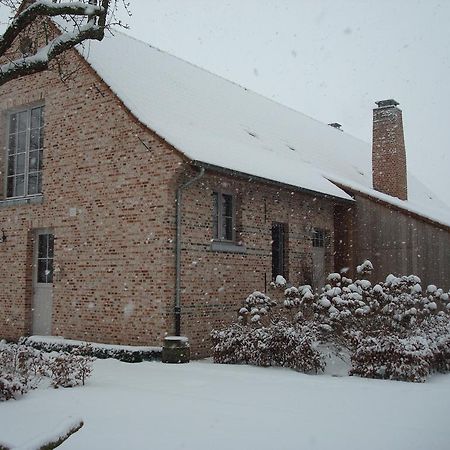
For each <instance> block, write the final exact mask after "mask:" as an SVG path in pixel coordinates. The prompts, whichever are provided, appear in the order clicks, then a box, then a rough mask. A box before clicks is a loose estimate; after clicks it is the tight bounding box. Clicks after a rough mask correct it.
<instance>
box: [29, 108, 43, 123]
mask: <svg viewBox="0 0 450 450" xmlns="http://www.w3.org/2000/svg"><path fill="white" fill-rule="evenodd" d="M41 111H42V108H34V109H32V110H31V128H39V127H40V126H41Z"/></svg>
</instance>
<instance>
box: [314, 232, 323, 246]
mask: <svg viewBox="0 0 450 450" xmlns="http://www.w3.org/2000/svg"><path fill="white" fill-rule="evenodd" d="M312 244H313V247H325V230H322V229H320V228H314V231H313V238H312Z"/></svg>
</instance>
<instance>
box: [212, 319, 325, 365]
mask: <svg viewBox="0 0 450 450" xmlns="http://www.w3.org/2000/svg"><path fill="white" fill-rule="evenodd" d="M211 336H212V340H213V343H214V362H216V363H225V364H236V363H245V364H253V365H257V366H263V367H267V366H281V367H289V368H292V369H295V370H298V371H300V372H319V371H321V370H323V367H324V362H323V357H322V355H321V354H320V352H319V351H318V350H317V349H316V343H317V331H316V330H315V329H314V327H312V326H306V325H299V324H294V325H293V324H291V323H289V322H287V321H284V320H278V321H274V322H272V323H271V324H270V325H269V326H266V327H259V328H255V327H252V326H249V325H241V324H232V325H231V326H230V327H228V328H226V329H225V330H221V331H213V332H212V334H211Z"/></svg>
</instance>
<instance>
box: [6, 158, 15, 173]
mask: <svg viewBox="0 0 450 450" xmlns="http://www.w3.org/2000/svg"><path fill="white" fill-rule="evenodd" d="M15 160H16V158H15V157H14V156H9V157H8V175H9V176H11V175H14V169H15V167H16V161H15Z"/></svg>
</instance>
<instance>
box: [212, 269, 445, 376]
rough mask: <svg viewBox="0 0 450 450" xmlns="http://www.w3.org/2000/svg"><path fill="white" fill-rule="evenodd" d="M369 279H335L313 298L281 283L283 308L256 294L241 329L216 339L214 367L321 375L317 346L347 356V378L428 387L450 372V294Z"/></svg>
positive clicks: (407, 280) (414, 283)
mask: <svg viewBox="0 0 450 450" xmlns="http://www.w3.org/2000/svg"><path fill="white" fill-rule="evenodd" d="M372 271H373V265H372V263H371V262H370V261H364V262H363V263H362V264H361V265H359V266H358V267H357V270H356V272H357V279H356V280H352V279H350V278H347V277H345V276H342V275H341V274H338V273H332V274H330V275H329V276H328V277H327V284H326V285H325V286H324V287H323V288H322V289H321V291H320V292H316V293H314V292H313V290H312V288H311V286H309V285H304V286H300V287H298V288H297V287H294V286H291V287H287V286H289V284H288V283H287V282H286V280H284V279H282V278H281V277H279V278H277V280H276V281H275V282H274V283H272V287H273V288H274V289H280V290H282V292H283V296H282V299H281V301H279V302H277V301H275V300H273V299H271V298H270V297H268V296H267V295H266V294H263V293H261V292H258V291H256V292H254V293H253V294H251V295H250V296H249V297H248V298H247V299H246V301H245V303H244V306H243V308H241V309H240V311H239V321H240V323H241V324H240V325H236V324H233V325H230V326H229V327H227V328H225V329H224V330H221V331H213V333H212V337H213V343H214V359H215V361H217V362H224V363H239V362H243V363H247V364H256V365H260V366H271V365H278V366H284V367H292V368H295V369H297V370H301V371H319V370H321V369H322V368H323V357H322V355H321V354H320V352H319V351H318V350H317V343H318V342H319V343H324V344H326V345H331V346H332V347H333V346H338V347H344V348H346V349H347V350H348V351H349V353H350V354H351V355H352V356H351V360H352V369H351V372H350V373H351V374H355V375H360V376H364V377H372V378H388V379H395V380H405V381H424V380H425V379H426V377H427V376H428V375H429V374H430V373H431V372H434V371H440V372H448V371H450V316H449V313H450V292H448V293H447V292H444V291H443V289H439V288H437V287H436V286H434V285H429V286H427V287H426V288H423V287H422V284H421V283H422V282H421V280H420V278H419V277H417V276H415V275H408V276H400V277H397V276H394V275H392V274H391V275H388V276H387V278H386V280H384V281H382V282H379V283H376V284H372V283H371V282H370V281H369V280H367V279H365V276H366V275H369V274H370V273H371V272H372Z"/></svg>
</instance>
